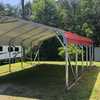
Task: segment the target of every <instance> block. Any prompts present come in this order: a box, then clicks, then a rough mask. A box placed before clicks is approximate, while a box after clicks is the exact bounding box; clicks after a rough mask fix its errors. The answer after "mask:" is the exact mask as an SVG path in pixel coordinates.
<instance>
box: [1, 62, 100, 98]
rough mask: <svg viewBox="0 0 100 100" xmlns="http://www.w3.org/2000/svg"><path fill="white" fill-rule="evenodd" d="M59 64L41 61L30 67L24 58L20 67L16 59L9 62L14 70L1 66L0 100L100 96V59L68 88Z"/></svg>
mask: <svg viewBox="0 0 100 100" xmlns="http://www.w3.org/2000/svg"><path fill="white" fill-rule="evenodd" d="M33 63H35V64H37V62H33ZM40 63H41V64H43V63H44V62H40ZM48 63H49V64H48ZM72 63H73V62H72ZM47 64H48V65H47ZM63 64H64V62H45V65H44V64H43V65H40V66H39V65H37V67H34V68H31V63H30V62H28V63H24V66H26V67H24V69H23V70H22V68H21V67H20V65H21V64H20V63H17V64H12V72H15V71H16V70H17V72H15V73H12V74H9V72H8V65H3V66H1V67H0V73H2V74H0V75H1V77H0V100H100V62H94V64H95V65H96V66H97V67H94V68H93V69H92V70H90V71H87V72H85V73H84V74H83V75H82V78H81V80H80V81H79V82H78V83H77V84H76V86H75V87H73V88H72V89H71V90H70V91H68V92H65V90H64V86H65V72H64V66H63ZM78 64H79V65H81V63H80V62H78ZM84 65H85V63H84ZM1 98H2V99H1Z"/></svg>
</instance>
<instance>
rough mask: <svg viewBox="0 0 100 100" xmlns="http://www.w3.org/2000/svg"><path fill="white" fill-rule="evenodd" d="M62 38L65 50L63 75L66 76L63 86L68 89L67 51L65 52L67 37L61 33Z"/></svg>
mask: <svg viewBox="0 0 100 100" xmlns="http://www.w3.org/2000/svg"><path fill="white" fill-rule="evenodd" d="M63 40H64V50H65V77H66V84H65V88H67V89H68V87H69V69H68V52H67V39H66V38H65V37H64V35H63Z"/></svg>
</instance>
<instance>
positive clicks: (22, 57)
mask: <svg viewBox="0 0 100 100" xmlns="http://www.w3.org/2000/svg"><path fill="white" fill-rule="evenodd" d="M21 68H22V69H23V45H22V44H21Z"/></svg>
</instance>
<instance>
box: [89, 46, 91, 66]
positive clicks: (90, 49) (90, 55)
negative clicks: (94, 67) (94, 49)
mask: <svg viewBox="0 0 100 100" xmlns="http://www.w3.org/2000/svg"><path fill="white" fill-rule="evenodd" d="M89 62H90V64H89V66H91V46H89Z"/></svg>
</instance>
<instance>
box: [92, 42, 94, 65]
mask: <svg viewBox="0 0 100 100" xmlns="http://www.w3.org/2000/svg"><path fill="white" fill-rule="evenodd" d="M93 61H94V46H93V44H92V63H93Z"/></svg>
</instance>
